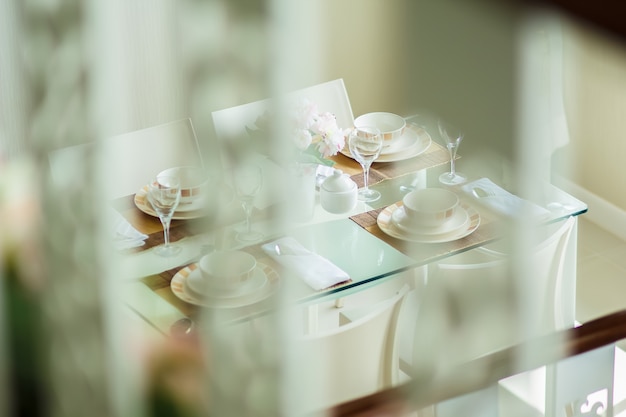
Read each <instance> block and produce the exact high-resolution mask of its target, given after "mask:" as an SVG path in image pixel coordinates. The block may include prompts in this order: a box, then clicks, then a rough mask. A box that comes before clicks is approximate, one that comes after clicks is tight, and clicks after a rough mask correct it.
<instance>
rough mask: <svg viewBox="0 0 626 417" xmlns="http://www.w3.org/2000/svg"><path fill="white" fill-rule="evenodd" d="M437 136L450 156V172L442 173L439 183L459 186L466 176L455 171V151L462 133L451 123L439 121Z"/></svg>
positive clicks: (461, 138) (465, 179)
mask: <svg viewBox="0 0 626 417" xmlns="http://www.w3.org/2000/svg"><path fill="white" fill-rule="evenodd" d="M437 125H438V127H439V134H440V135H441V138H442V139H443V140H444V141H445V143H446V148H447V149H448V153H449V154H450V172H444V173H443V174H441V175H440V176H439V182H441V183H442V184H446V185H455V184H461V183H464V182H465V181H467V176H466V175H465V174H462V173H460V172H457V170H456V162H455V160H456V151H457V150H458V149H459V145H460V144H461V141H462V140H463V132H462V131H461V130H459V128H458V127H456V126H454V125H452V124H451V123H448V122H444V121H443V120H439V121H438V123H437Z"/></svg>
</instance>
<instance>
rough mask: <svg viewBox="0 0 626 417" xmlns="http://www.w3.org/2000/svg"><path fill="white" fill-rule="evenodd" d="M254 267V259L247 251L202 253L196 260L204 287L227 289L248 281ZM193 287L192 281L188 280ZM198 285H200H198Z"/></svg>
mask: <svg viewBox="0 0 626 417" xmlns="http://www.w3.org/2000/svg"><path fill="white" fill-rule="evenodd" d="M254 268H256V259H255V258H254V256H252V255H250V254H249V253H247V252H243V251H237V250H231V251H215V252H211V253H209V254H208V255H204V256H203V257H202V258H201V259H200V261H199V262H198V269H200V277H201V278H202V279H203V280H204V282H203V283H202V284H201V286H202V287H204V288H217V289H222V290H229V289H234V288H237V287H238V286H239V285H241V284H243V283H245V282H246V281H248V280H249V279H250V278H251V277H252V275H253V273H254ZM190 285H191V286H192V289H194V290H195V288H193V286H194V285H193V283H191V282H190ZM198 286H200V285H198Z"/></svg>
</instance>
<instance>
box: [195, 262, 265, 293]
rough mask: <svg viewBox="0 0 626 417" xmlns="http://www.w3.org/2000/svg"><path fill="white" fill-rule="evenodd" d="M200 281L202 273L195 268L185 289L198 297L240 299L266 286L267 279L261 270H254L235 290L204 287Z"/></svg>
mask: <svg viewBox="0 0 626 417" xmlns="http://www.w3.org/2000/svg"><path fill="white" fill-rule="evenodd" d="M202 281H203V278H202V272H200V268H196V269H195V270H193V271H192V272H191V273H190V274H189V275H188V276H187V279H186V280H185V286H186V287H187V288H186V289H189V291H191V292H192V293H193V294H196V295H198V296H209V297H210V296H213V297H241V296H244V295H248V294H250V293H252V292H254V291H257V290H259V289H260V288H261V287H262V286H263V285H265V284H267V277H266V276H265V274H264V273H263V270H262V269H259V268H255V269H254V271H253V273H252V276H251V277H250V279H248V280H247V281H246V282H243V283H241V284H240V285H237V286H236V287H235V288H217V287H214V286H210V285H205V283H204V282H202Z"/></svg>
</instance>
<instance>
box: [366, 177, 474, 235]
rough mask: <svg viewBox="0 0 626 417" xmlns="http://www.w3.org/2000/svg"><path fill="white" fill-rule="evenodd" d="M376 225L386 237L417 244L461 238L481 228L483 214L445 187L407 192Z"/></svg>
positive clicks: (378, 219) (384, 212)
mask: <svg viewBox="0 0 626 417" xmlns="http://www.w3.org/2000/svg"><path fill="white" fill-rule="evenodd" d="M376 222H377V224H378V227H379V228H380V229H381V230H382V231H383V232H384V233H385V234H387V235H389V236H392V237H394V238H397V239H401V240H404V241H409V242H418V243H443V242H451V241H455V240H458V239H462V238H464V237H466V236H468V235H470V234H471V233H473V232H474V231H475V230H476V229H477V228H478V226H479V225H480V215H479V214H478V212H477V211H476V210H475V209H474V208H473V207H471V206H470V205H469V204H466V203H464V202H461V201H460V200H459V198H458V196H457V195H456V194H455V193H453V192H452V191H449V190H447V189H444V188H423V189H418V190H414V191H411V192H409V193H407V194H406V195H405V196H404V197H403V198H402V200H401V201H398V202H396V203H394V204H392V205H390V206H387V207H386V208H385V209H383V210H382V211H381V212H380V213H379V215H378V217H377V219H376Z"/></svg>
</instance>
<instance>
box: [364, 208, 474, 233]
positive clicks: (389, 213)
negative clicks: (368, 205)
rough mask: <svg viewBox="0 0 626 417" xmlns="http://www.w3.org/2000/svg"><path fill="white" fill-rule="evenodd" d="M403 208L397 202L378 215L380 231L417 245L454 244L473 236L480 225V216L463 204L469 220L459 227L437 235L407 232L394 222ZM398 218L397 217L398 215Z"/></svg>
mask: <svg viewBox="0 0 626 417" xmlns="http://www.w3.org/2000/svg"><path fill="white" fill-rule="evenodd" d="M401 207H402V202H401V201H399V202H396V203H394V204H391V205H389V206H387V207H385V209H384V210H383V211H381V212H380V213H379V214H378V217H377V218H376V224H377V225H378V227H379V228H380V230H381V231H382V232H383V233H385V234H387V235H389V236H391V237H394V238H396V239H400V240H404V241H408V242H417V243H444V242H452V241H454V240H458V239H462V238H464V237H466V236H469V235H470V234H472V233H473V232H474V231H475V230H476V229H478V226H479V225H480V215H479V214H478V212H477V211H476V210H474V209H473V208H472V207H471V206H469V205H467V204H464V203H461V206H460V208H462V209H463V210H464V211H465V212H466V214H467V217H468V219H467V220H466V221H465V222H464V223H463V224H462V225H461V226H459V227H457V228H453V229H450V230H448V231H445V232H443V233H436V234H423V233H421V232H419V231H417V230H416V229H411V230H410V231H408V232H407V231H405V230H403V229H401V228H400V226H398V225H397V224H396V222H395V221H394V220H392V217H393V214H394V213H395V212H396V211H398V210H399V209H400V208H401ZM396 216H397V215H396Z"/></svg>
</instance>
